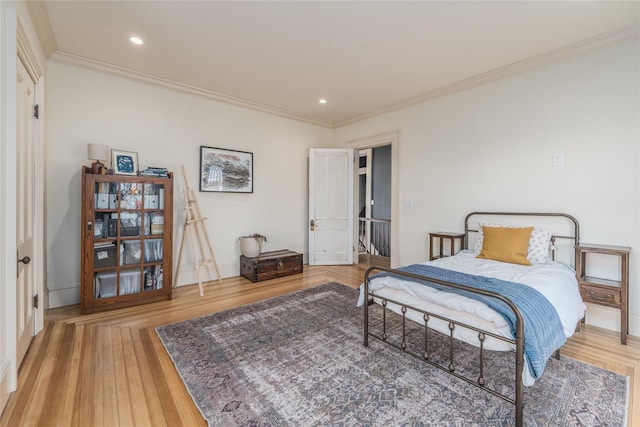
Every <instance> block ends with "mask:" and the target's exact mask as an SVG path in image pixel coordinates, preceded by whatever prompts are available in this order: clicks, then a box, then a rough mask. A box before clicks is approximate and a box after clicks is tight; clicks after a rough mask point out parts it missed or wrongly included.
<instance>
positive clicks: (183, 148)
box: [46, 55, 332, 307]
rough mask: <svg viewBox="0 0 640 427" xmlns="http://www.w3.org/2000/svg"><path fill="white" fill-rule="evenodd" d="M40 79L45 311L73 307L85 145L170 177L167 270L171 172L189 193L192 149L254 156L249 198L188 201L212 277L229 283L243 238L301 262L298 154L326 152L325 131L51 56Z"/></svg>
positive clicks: (302, 178) (303, 213)
mask: <svg viewBox="0 0 640 427" xmlns="http://www.w3.org/2000/svg"><path fill="white" fill-rule="evenodd" d="M47 77H48V85H47V106H46V111H47V112H48V114H49V116H48V126H47V139H48V156H47V179H48V191H47V253H48V254H49V258H48V274H47V286H48V289H49V291H50V305H51V307H56V306H61V305H68V304H74V303H78V302H79V298H80V290H79V282H80V263H79V260H80V253H79V252H80V234H79V233H80V224H79V221H80V192H81V189H80V186H81V182H80V176H81V174H80V171H81V166H82V165H89V164H90V163H91V162H90V161H89V160H88V159H87V143H89V142H93V143H99V144H107V145H109V146H110V147H111V148H115V149H121V150H127V151H135V152H137V153H138V156H139V163H140V168H141V169H144V168H146V167H147V166H161V167H167V168H169V169H170V170H172V171H174V173H175V180H174V184H175V190H174V198H175V199H174V212H175V214H174V219H175V223H174V245H173V246H174V266H175V264H176V263H177V258H178V250H179V247H180V241H181V239H182V231H183V225H184V199H183V188H184V182H183V179H182V175H181V172H180V165H184V166H185V167H186V169H187V171H188V177H187V178H188V180H189V185H190V186H191V187H192V188H194V189H195V190H196V192H197V190H198V167H199V156H200V146H201V145H206V146H212V147H220V148H228V149H234V150H241V151H250V152H253V156H254V158H253V160H254V192H253V194H231V193H199V192H197V196H198V200H199V205H200V208H201V211H202V213H203V215H205V216H207V217H208V218H209V220H208V222H207V223H208V232H209V237H210V238H211V241H212V245H213V249H214V252H215V256H216V259H217V262H218V265H219V267H220V270H221V272H222V276H223V277H230V276H238V275H239V255H240V251H239V247H238V244H237V243H236V239H237V238H238V237H239V236H241V235H245V234H251V233H260V234H264V235H266V236H267V238H268V242H267V243H266V244H265V246H264V247H263V250H265V251H267V250H277V249H290V250H294V251H297V252H303V253H305V258H306V252H307V228H306V224H307V216H308V214H307V212H308V201H307V158H308V151H309V148H310V147H327V146H330V145H331V144H332V131H331V130H330V129H326V128H323V127H320V126H315V125H310V124H306V123H302V122H299V121H295V120H291V119H287V118H281V117H276V116H273V115H269V114H265V113H261V112H256V111H252V110H248V109H244V108H240V107H236V106H232V105H229V104H225V103H221V102H217V101H213V100H210V99H207V98H205V97H201V96H198V95H192V94H186V93H183V92H179V91H176V90H172V89H167V88H163V87H159V86H156V85H153V84H150V83H145V82H140V81H134V80H132V79H128V78H124V77H119V76H115V75H110V74H107V73H104V72H102V71H98V70H94V69H89V68H84V67H80V66H77V65H72V64H69V63H66V62H63V61H60V60H57V59H55V55H54V59H51V60H49V63H48V76H47ZM185 251H186V252H185V253H184V255H183V257H185V258H184V260H183V266H184V268H183V269H181V273H180V284H187V283H194V282H196V277H195V274H193V257H192V255H191V253H190V250H189V247H187V248H186V249H185ZM174 272H175V271H174ZM209 277H210V278H216V277H215V275H210V276H209ZM205 292H207V289H206V288H205Z"/></svg>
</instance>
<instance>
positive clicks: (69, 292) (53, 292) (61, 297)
mask: <svg viewBox="0 0 640 427" xmlns="http://www.w3.org/2000/svg"><path fill="white" fill-rule="evenodd" d="M48 296H49V306H48V307H49V308H56V307H65V306H67V305H74V304H80V285H76V286H70V287H68V288H62V289H49V295H48Z"/></svg>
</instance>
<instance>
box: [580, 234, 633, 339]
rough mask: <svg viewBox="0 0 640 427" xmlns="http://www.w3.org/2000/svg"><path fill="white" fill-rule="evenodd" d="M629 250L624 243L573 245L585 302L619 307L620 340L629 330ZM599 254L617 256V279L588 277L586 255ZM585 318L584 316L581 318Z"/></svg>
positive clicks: (581, 293)
mask: <svg viewBox="0 0 640 427" xmlns="http://www.w3.org/2000/svg"><path fill="white" fill-rule="evenodd" d="M629 252H631V248H630V247H627V246H611V245H595V244H590V243H582V244H580V245H579V246H577V247H576V277H577V279H578V284H579V285H580V295H581V296H582V299H583V301H584V302H588V303H592V304H599V305H602V306H606V307H612V308H617V309H619V310H620V342H621V343H622V344H626V343H627V334H628V333H629V314H628V313H629V302H628V294H629ZM588 254H601V255H611V256H616V257H619V262H620V272H619V275H620V280H611V279H603V278H599V277H592V276H587V273H586V270H587V255H588ZM583 321H584V319H583Z"/></svg>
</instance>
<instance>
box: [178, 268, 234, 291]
mask: <svg viewBox="0 0 640 427" xmlns="http://www.w3.org/2000/svg"><path fill="white" fill-rule="evenodd" d="M218 268H219V269H220V276H221V277H222V278H223V279H224V278H225V277H237V276H239V275H240V267H239V265H238V264H237V263H236V264H223V265H218ZM173 277H174V280H175V272H174V273H173ZM200 278H201V280H202V281H203V282H209V281H217V280H218V275H217V274H216V269H215V267H210V268H207V269H204V268H203V269H200ZM194 283H198V275H197V274H196V271H195V270H194V268H193V266H192V265H183V266H182V268H180V275H179V276H178V286H186V285H193V284H194Z"/></svg>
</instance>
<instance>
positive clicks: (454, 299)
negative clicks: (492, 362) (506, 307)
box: [358, 251, 586, 386]
mask: <svg viewBox="0 0 640 427" xmlns="http://www.w3.org/2000/svg"><path fill="white" fill-rule="evenodd" d="M424 264H429V265H433V266H436V267H440V268H445V269H448V270H454V271H459V272H462V273H467V274H473V275H478V276H487V277H493V278H497V279H502V280H507V281H510V282H515V283H521V284H524V285H528V286H531V287H533V288H534V289H536V290H537V291H538V292H540V293H541V294H542V295H544V296H545V298H547V299H548V300H549V302H550V303H551V304H552V305H553V306H554V307H555V309H556V311H557V312H558V315H559V317H560V321H561V322H562V325H563V328H564V332H565V335H566V336H567V337H570V336H571V335H573V333H574V332H575V330H576V325H577V324H578V322H579V321H580V319H582V318H583V317H584V312H585V309H586V306H585V305H584V303H583V302H582V298H581V297H580V292H579V289H578V283H577V280H576V277H575V271H574V270H573V269H572V268H571V267H569V266H567V265H566V264H563V263H560V262H553V261H552V262H549V263H546V264H534V265H531V266H524V265H517V264H509V263H504V262H499V261H492V260H486V259H479V258H476V257H475V254H474V253H473V251H461V252H459V253H458V254H457V255H455V256H452V257H446V258H440V259H438V260H434V261H429V262H426V263H424ZM369 287H370V291H375V293H376V294H378V295H380V296H382V297H386V298H390V299H394V300H396V301H399V302H401V303H404V304H407V305H411V306H414V307H416V308H420V309H422V310H425V311H429V312H431V313H434V314H439V315H442V316H444V317H447V318H451V319H453V320H456V321H459V322H463V323H467V324H469V325H472V326H475V327H478V328H480V329H483V330H486V331H489V332H493V333H495V334H496V335H499V336H504V337H509V338H510V337H511V332H510V330H509V325H508V324H507V322H506V321H505V320H504V318H503V317H502V316H501V315H500V314H498V313H497V312H495V311H494V310H492V309H491V308H489V307H488V306H487V305H486V304H485V303H483V302H480V301H475V300H472V299H470V298H467V297H464V296H462V295H458V294H453V293H447V292H443V291H439V290H436V289H433V288H430V287H428V286H424V285H420V284H417V283H412V282H410V281H408V280H401V279H398V278H395V277H388V276H387V277H382V278H375V279H372V280H371V281H370V285H369ZM363 302H364V285H363V286H361V287H360V298H359V300H358V306H361V305H362V304H363ZM387 307H388V308H390V309H392V310H393V311H396V312H399V307H398V306H394V305H392V304H389V305H388V306H387ZM407 317H408V318H410V319H412V320H414V321H416V322H418V323H420V324H424V320H423V318H422V314H421V313H419V312H416V311H413V310H408V311H407ZM429 326H430V327H431V328H433V329H436V330H438V331H440V332H442V333H445V334H447V335H448V334H449V328H448V322H445V321H443V320H439V319H436V318H432V319H431V320H429ZM454 337H455V338H457V339H459V340H461V341H464V342H466V343H469V344H472V345H478V344H479V341H478V333H477V332H474V331H472V330H470V329H466V328H462V327H456V328H455V330H454ZM484 347H485V348H486V349H489V350H500V351H504V350H511V349H512V348H513V346H512V345H510V344H509V343H505V342H504V341H501V340H497V339H494V338H491V337H488V338H487V339H486V341H485V342H484ZM525 368H526V365H525ZM523 380H524V384H525V385H527V386H530V385H532V384H533V383H534V379H533V377H532V375H531V374H530V373H529V371H528V369H524V371H523Z"/></svg>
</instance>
